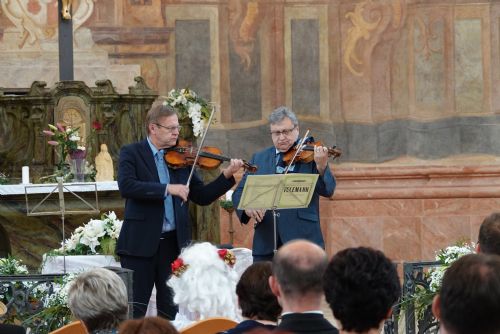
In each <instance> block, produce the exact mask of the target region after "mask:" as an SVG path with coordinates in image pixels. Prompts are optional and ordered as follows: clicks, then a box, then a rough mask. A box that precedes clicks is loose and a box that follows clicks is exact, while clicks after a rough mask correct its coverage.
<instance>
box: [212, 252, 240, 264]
mask: <svg viewBox="0 0 500 334" xmlns="http://www.w3.org/2000/svg"><path fill="white" fill-rule="evenodd" d="M217 253H219V257H220V258H221V259H222V260H223V261H224V262H226V264H227V265H228V266H230V267H233V266H234V264H235V263H236V257H235V256H234V254H233V252H231V251H230V250H228V249H218V250H217Z"/></svg>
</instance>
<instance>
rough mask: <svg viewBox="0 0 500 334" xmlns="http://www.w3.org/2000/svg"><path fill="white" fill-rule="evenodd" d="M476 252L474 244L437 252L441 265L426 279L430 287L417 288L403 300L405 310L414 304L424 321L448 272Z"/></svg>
mask: <svg viewBox="0 0 500 334" xmlns="http://www.w3.org/2000/svg"><path fill="white" fill-rule="evenodd" d="M475 250H476V245H475V244H474V243H465V242H458V243H457V244H455V245H453V246H448V247H446V248H443V249H440V250H438V251H437V252H436V261H438V262H439V263H440V265H439V266H436V267H432V268H430V269H429V271H428V272H427V273H425V275H426V276H425V277H427V279H428V282H429V287H428V288H427V289H426V288H424V287H422V286H420V285H417V286H416V289H415V292H414V293H413V294H412V295H410V296H406V297H404V299H403V302H402V306H403V308H405V307H407V306H408V304H410V303H412V304H413V305H414V307H415V312H416V314H417V318H418V319H422V318H423V316H424V313H425V311H426V310H427V309H428V308H429V307H430V306H431V304H432V300H433V299H434V297H435V296H436V295H437V294H438V293H439V291H440V290H441V284H442V282H443V276H444V273H445V272H446V270H447V269H448V268H449V267H450V266H451V265H452V264H453V262H455V261H456V260H457V259H459V258H460V257H462V256H464V255H467V254H472V253H474V252H475Z"/></svg>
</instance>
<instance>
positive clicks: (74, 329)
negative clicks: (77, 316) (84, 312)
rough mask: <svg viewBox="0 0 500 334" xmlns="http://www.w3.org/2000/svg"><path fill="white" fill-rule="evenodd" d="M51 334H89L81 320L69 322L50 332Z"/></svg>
mask: <svg viewBox="0 0 500 334" xmlns="http://www.w3.org/2000/svg"><path fill="white" fill-rule="evenodd" d="M49 334H88V333H87V330H86V329H85V326H84V325H83V324H82V323H81V322H80V321H73V322H70V323H69V324H67V325H65V326H62V327H61V328H58V329H56V330H55V331H52V332H50V333H49Z"/></svg>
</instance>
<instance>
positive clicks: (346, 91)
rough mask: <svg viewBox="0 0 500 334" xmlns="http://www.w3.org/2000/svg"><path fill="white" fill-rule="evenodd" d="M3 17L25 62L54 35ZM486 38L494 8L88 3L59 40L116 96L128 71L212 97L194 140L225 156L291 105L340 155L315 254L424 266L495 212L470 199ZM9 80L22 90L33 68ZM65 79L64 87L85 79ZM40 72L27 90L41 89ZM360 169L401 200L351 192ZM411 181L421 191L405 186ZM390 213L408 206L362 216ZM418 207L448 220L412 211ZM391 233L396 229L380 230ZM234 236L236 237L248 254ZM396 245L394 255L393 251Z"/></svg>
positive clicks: (485, 96) (492, 195)
mask: <svg viewBox="0 0 500 334" xmlns="http://www.w3.org/2000/svg"><path fill="white" fill-rule="evenodd" d="M35 2H39V3H41V2H40V1H35ZM80 2H81V3H87V0H81V1H80ZM5 13H6V11H5V10H3V11H2V13H0V59H6V58H5V57H6V56H10V57H14V58H10V59H18V58H19V59H21V58H23V57H27V59H29V60H30V62H34V63H35V64H36V63H37V61H38V62H42V61H45V60H46V58H50V57H53V53H52V54H51V56H50V57H49V53H50V52H54V50H53V49H52V48H51V47H52V44H53V41H54V39H53V38H54V35H48V34H44V35H35V36H34V40H33V41H32V40H30V39H29V38H26V36H25V35H23V30H22V29H23V28H22V27H19V26H16V25H15V24H14V23H13V22H12V21H11V20H9V19H8V18H7V17H6V14H5ZM37 15H38V14H37ZM40 15H41V14H40ZM54 15H57V13H55V14H54V10H53V9H50V8H49V9H47V12H46V15H45V16H43V19H44V20H45V21H43V20H42V21H43V22H44V23H43V22H42V24H41V25H40V28H47V27H48V28H53V27H54V22H55V21H54V20H55V19H54V17H55V18H57V16H54ZM43 31H50V29H48V30H47V29H45V30H43ZM23 36H24V38H25V39H24V41H23V42H22V43H19V41H18V40H16V38H21V37H23ZM28 37H31V36H30V35H28ZM21 39H22V38H21ZM499 41H500V1H497V0H489V1H487V0H475V1H472V0H276V1H274V0H270V1H259V0H106V1H95V2H93V10H92V11H91V14H90V16H89V17H88V19H87V20H86V21H85V22H83V23H82V24H81V27H80V28H79V32H78V30H77V31H76V32H75V43H80V44H79V45H78V47H77V48H76V49H77V50H78V49H80V50H83V51H81V54H84V55H86V56H87V58H85V59H87V61H88V59H89V55H93V54H94V55H98V56H99V57H100V58H96V59H100V60H101V59H105V60H106V63H105V65H106V68H107V69H108V70H107V72H102V73H104V74H106V73H107V74H109V75H116V78H117V80H113V84H114V85H116V86H119V87H117V89H118V90H120V89H121V88H126V87H127V86H128V85H130V82H132V80H131V79H124V78H126V75H127V74H130V73H132V72H133V73H135V72H134V71H137V72H138V73H137V74H141V75H142V76H143V77H144V78H145V81H146V83H147V84H148V86H149V87H151V88H152V89H154V90H156V91H158V92H159V94H160V95H164V94H166V93H167V92H168V91H169V90H170V89H172V88H182V87H184V86H189V87H190V88H192V89H194V90H195V91H197V92H199V93H200V94H201V95H203V96H204V97H205V98H206V99H208V100H210V101H213V102H215V103H216V105H217V106H218V108H217V114H216V119H217V123H216V124H214V126H212V127H211V131H210V133H209V135H208V138H207V143H209V145H216V146H219V147H220V148H221V149H222V150H223V152H224V153H225V154H226V155H228V156H234V157H241V158H245V159H250V157H251V154H252V153H253V152H255V151H256V150H259V149H261V148H263V147H266V146H268V145H271V138H270V136H269V134H268V126H267V116H268V115H269V114H270V112H271V111H272V110H273V108H274V107H276V106H279V105H282V104H285V105H288V106H290V107H292V109H293V110H295V111H296V112H297V114H298V115H299V118H300V122H301V130H305V129H306V128H311V131H312V132H311V134H312V135H313V136H314V137H315V138H317V139H320V140H322V141H323V142H325V143H326V144H327V145H337V146H338V147H339V148H341V149H342V150H343V154H342V157H341V158H340V159H338V161H335V162H334V163H332V166H333V167H332V168H333V171H334V173H336V174H337V176H338V183H339V184H338V189H337V193H336V195H334V197H333V200H332V201H330V200H323V201H322V217H324V219H323V221H324V223H323V228H324V231H325V235H326V237H327V249H328V251H329V252H330V253H332V252H334V251H336V250H338V249H340V247H343V246H348V245H357V244H360V243H363V244H368V245H371V246H373V247H377V248H382V249H384V250H386V251H388V252H389V254H391V255H395V256H396V257H397V258H401V259H403V258H404V259H418V258H419V257H422V258H425V259H429V258H431V257H432V254H431V253H432V252H433V250H435V249H436V248H438V247H441V246H444V245H446V244H450V243H453V242H455V241H457V238H458V237H460V236H461V235H462V234H464V235H465V236H469V238H472V239H473V240H474V238H475V233H477V231H476V229H477V225H478V223H479V222H480V220H481V219H482V218H483V217H484V216H485V215H486V214H488V213H490V211H493V210H496V208H497V207H498V206H496V204H497V203H498V195H497V194H496V192H494V191H489V192H487V193H482V192H481V191H480V190H481V189H482V187H490V186H491V184H496V183H495V182H497V180H498V172H497V171H496V169H495V168H497V167H498V166H499V162H498V158H497V157H498V156H499V155H500V131H499V130H500V42H499ZM48 46H50V47H48ZM77 53H78V52H77ZM30 57H31V58H30ZM44 57H45V58H44ZM75 57H76V58H78V57H83V56H78V55H75ZM3 61H4V62H5V60H3ZM17 61H18V64H24V63H22V62H21V60H17ZM75 63H77V62H76V61H75ZM2 64H4V63H2V60H0V69H2V67H1V66H2ZM15 65H16V60H11V63H8V64H7V65H6V66H15ZM124 66H125V67H124ZM127 66H129V67H127ZM3 68H6V67H3ZM54 69H55V68H54V67H51V69H50V70H51V71H54ZM19 73H21V72H17V74H18V75H17V77H19V78H21V77H22V78H23V80H28V78H29V75H30V73H42V72H34V71H31V72H27V73H24V74H23V75H20V74H19ZM75 73H78V75H79V76H81V77H77V78H76V79H77V80H84V81H85V80H87V81H89V80H94V79H95V76H91V75H89V76H88V77H86V75H87V74H86V72H85V71H82V70H79V71H76V72H75ZM92 73H95V71H94V72H92ZM2 77H4V78H5V77H7V78H10V81H8V82H2V81H1V80H2ZM55 77H57V75H56V74H54V73H52V72H51V73H46V77H36V78H30V79H29V81H33V80H45V81H47V82H49V84H48V86H49V87H51V85H50V80H54V78H55ZM132 77H133V76H132ZM12 78H16V77H15V76H5V75H4V76H0V86H6V85H9V86H10V87H28V86H29V85H26V84H25V83H24V81H22V80H20V79H19V80H14V79H12ZM102 79H108V78H102ZM18 85H20V86H18ZM87 85H89V86H94V82H87ZM0 116H1V115H0ZM302 132H303V131H302ZM353 166H354V167H353ZM428 166H441V167H442V166H445V167H442V168H445V169H446V168H452V167H451V166H458V167H459V168H463V169H461V170H460V171H459V172H456V173H455V172H453V177H449V176H446V177H439V178H437V180H439V181H440V182H441V181H442V182H445V181H450V182H451V183H453V182H455V181H456V179H461V180H468V181H467V182H466V183H465V184H462V185H461V186H460V187H462V188H464V189H469V191H470V192H471V194H472V193H474V194H476V193H477V192H478V191H479V193H478V194H480V195H471V194H469V193H466V194H464V193H462V194H461V195H459V194H456V192H455V190H456V189H455V188H454V187H451V188H446V189H448V195H446V199H442V195H440V196H441V197H439V196H438V197H436V196H434V195H432V194H433V191H434V190H436V189H438V188H439V187H441V186H446V187H448V186H449V185H448V184H446V183H445V184H441V185H439V187H438V186H435V185H434V183H435V182H437V181H436V180H435V179H433V177H434V174H433V173H434V171H435V170H434V169H432V168H430V169H428ZM484 166H490V167H491V168H493V170H495V172H493V173H492V175H490V176H488V178H483V177H477V175H476V174H475V172H474V173H472V172H470V171H471V170H472V171H474V170H476V169H477V168H479V169H481V168H486V167H484ZM352 168H354V171H351V169H352ZM373 168H375V169H376V168H382V169H383V175H384V176H380V175H378V176H376V177H374V180H373V186H374V185H376V186H377V187H381V188H382V189H386V190H384V191H391V189H392V187H393V185H394V182H397V181H398V180H400V177H399V176H398V175H400V173H403V174H404V175H405V176H404V177H403V179H405V180H410V181H408V183H405V184H404V185H405V188H407V189H408V191H409V192H408V193H407V192H406V190H403V189H401V190H400V191H401V192H400V193H396V194H393V195H391V197H389V198H385V197H382V198H378V197H377V196H378V195H377V196H375V195H374V196H375V197H374V198H366V197H364V194H366V193H368V194H370V193H371V192H370V191H371V186H368V185H367V182H372V181H370V179H369V178H368V179H367V178H366V177H365V176H364V174H365V173H368V171H371V170H372V169H373ZM414 168H417V169H418V170H419V172H418V173H416V174H415V173H414ZM346 173H347V174H348V175H349V176H348V177H346V176H345V175H346ZM381 173H382V172H381ZM384 173H385V174H384ZM405 173H406V174H405ZM443 173H444V174H446V172H443ZM471 173H472V174H471ZM421 174H422V175H427V176H426V177H427V179H428V180H432V182H427V183H422V184H421V183H419V182H420V181H421V176H420V175H421ZM444 174H443V175H444ZM370 175H371V174H370ZM415 175H418V176H415ZM481 175H482V174H481ZM483 181H484V183H481V182H483ZM355 184H363V186H361V188H360V189H357V190H356V189H353V188H352V187H353V185H355ZM365 186H366V188H363V187H365ZM436 187H437V188H436ZM424 190H425V192H424V193H425V194H424V195H423V193H422V192H421V191H424ZM346 193H351V194H350V195H346ZM408 194H409V195H408ZM481 194H482V195H481ZM389 203H394V204H389ZM397 203H399V204H397ZM450 203H453V204H450ZM390 205H396V206H397V205H399V206H400V207H402V208H405V209H402V210H403V211H405V210H408V212H407V213H405V214H401V213H394V214H387V213H384V212H381V211H379V210H378V209H380V210H382V208H384V207H387V206H390ZM454 205H456V206H457V207H456V208H454ZM431 207H439V208H441V207H449V208H453V209H449V210H450V212H451V211H453V210H455V211H453V214H451V213H447V212H445V211H446V210H445V211H442V212H439V213H432V212H431V211H432V210H430V209H425V208H431ZM464 208H466V209H464ZM358 210H359V212H357V211H358ZM354 211H356V212H354ZM368 213H370V214H368ZM226 215H227V214H225V213H224V212H222V213H221V217H225V216H226ZM363 222H366V224H363ZM224 224H225V222H224V221H223V224H222V228H223V229H224V228H225V227H224ZM453 224H458V225H460V227H458V228H457V229H455V227H456V226H455V225H453ZM235 225H239V223H237V222H236V221H235ZM361 226H363V227H361ZM438 226H439V227H438ZM441 226H442V229H441ZM394 227H397V229H398V232H397V233H396V234H391V233H392V232H391V231H392V230H393V229H394ZM433 228H435V229H436V231H437V232H436V233H437V234H436V235H432V233H431V232H432V229H433ZM455 230H457V231H465V232H464V233H455V232H454V231H455ZM467 231H468V232H467ZM466 232H467V233H466ZM224 233H225V232H224V231H223V233H222V234H223V235H224ZM398 233H399V234H398ZM426 233H431V234H426ZM363 236H365V237H363ZM250 237H251V234H250V233H248V234H246V235H245V239H239V240H240V241H241V243H242V244H244V245H247V246H248V245H250V243H249V239H248V238H250ZM400 242H401V243H409V244H410V246H409V247H408V248H405V249H404V251H403V253H402V254H400V255H397V254H395V248H397V246H395V245H398V244H399V243H400ZM429 245H432V246H429Z"/></svg>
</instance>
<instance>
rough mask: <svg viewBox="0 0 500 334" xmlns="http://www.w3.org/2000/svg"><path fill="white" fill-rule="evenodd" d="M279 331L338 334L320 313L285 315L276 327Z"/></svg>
mask: <svg viewBox="0 0 500 334" xmlns="http://www.w3.org/2000/svg"><path fill="white" fill-rule="evenodd" d="M276 329H277V330H279V331H285V332H292V333H315V334H338V333H339V331H338V330H337V328H335V327H333V325H332V324H331V323H330V322H329V321H328V320H326V319H325V317H324V316H323V314H320V313H289V314H285V315H284V316H283V318H282V319H281V322H280V323H279V324H278V326H277V327H276Z"/></svg>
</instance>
